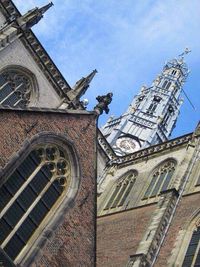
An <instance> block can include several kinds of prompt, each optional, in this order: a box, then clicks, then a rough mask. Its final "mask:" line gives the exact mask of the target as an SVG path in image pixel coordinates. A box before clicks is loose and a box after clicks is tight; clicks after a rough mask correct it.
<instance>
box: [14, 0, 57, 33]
mask: <svg viewBox="0 0 200 267" xmlns="http://www.w3.org/2000/svg"><path fill="white" fill-rule="evenodd" d="M52 6H53V3H52V2H50V3H49V4H47V5H45V6H43V7H41V8H38V7H36V8H33V9H31V10H29V11H28V12H27V13H26V14H25V15H23V16H21V17H19V18H18V19H17V22H18V24H19V26H21V28H22V29H30V28H31V27H33V26H34V25H35V24H37V23H38V22H39V21H40V20H41V18H43V14H44V13H45V12H46V11H47V10H48V9H49V8H50V7H52Z"/></svg>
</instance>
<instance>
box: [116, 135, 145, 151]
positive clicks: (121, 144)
mask: <svg viewBox="0 0 200 267" xmlns="http://www.w3.org/2000/svg"><path fill="white" fill-rule="evenodd" d="M116 146H117V147H118V148H120V149H121V150H122V151H123V152H126V153H133V152H135V151H136V150H138V149H140V145H139V143H138V142H137V141H136V140H135V139H132V138H130V137H121V138H119V139H117V141H116Z"/></svg>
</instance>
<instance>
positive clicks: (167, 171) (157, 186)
mask: <svg viewBox="0 0 200 267" xmlns="http://www.w3.org/2000/svg"><path fill="white" fill-rule="evenodd" d="M174 170H175V163H174V162H173V161H169V162H167V163H165V164H164V165H161V167H160V168H158V169H157V170H156V171H154V174H153V176H152V178H151V182H150V184H149V186H148V188H147V190H146V192H145V194H144V198H149V197H155V196H157V195H158V194H159V193H160V192H162V191H164V190H167V189H168V187H169V184H170V181H171V178H172V175H173V173H174Z"/></svg>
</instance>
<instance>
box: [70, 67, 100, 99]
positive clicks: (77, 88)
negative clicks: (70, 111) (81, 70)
mask: <svg viewBox="0 0 200 267" xmlns="http://www.w3.org/2000/svg"><path fill="white" fill-rule="evenodd" d="M96 73H97V70H96V69H95V70H93V71H92V72H91V73H90V74H89V75H88V76H86V77H82V78H81V79H80V80H79V81H77V82H76V84H75V85H74V87H73V88H72V90H71V91H69V92H68V93H67V96H68V97H69V99H70V100H71V101H73V102H74V101H80V98H81V97H82V96H83V95H84V94H85V93H86V91H87V89H88V88H89V86H90V82H91V81H92V79H93V78H94V76H95V74H96Z"/></svg>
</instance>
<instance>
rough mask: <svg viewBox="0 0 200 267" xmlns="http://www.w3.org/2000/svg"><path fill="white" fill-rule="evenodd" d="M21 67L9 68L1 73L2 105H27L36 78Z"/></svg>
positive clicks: (0, 100) (0, 90) (0, 97)
mask: <svg viewBox="0 0 200 267" xmlns="http://www.w3.org/2000/svg"><path fill="white" fill-rule="evenodd" d="M31 76H32V75H30V74H28V73H26V72H25V71H24V70H23V71H22V70H21V68H17V67H16V68H8V69H5V70H4V71H2V72H1V73H0V105H3V106H10V107H21V108H24V107H26V106H27V105H28V104H29V102H30V99H31V95H32V93H33V87H35V86H34V83H35V82H34V79H33V77H31Z"/></svg>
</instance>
